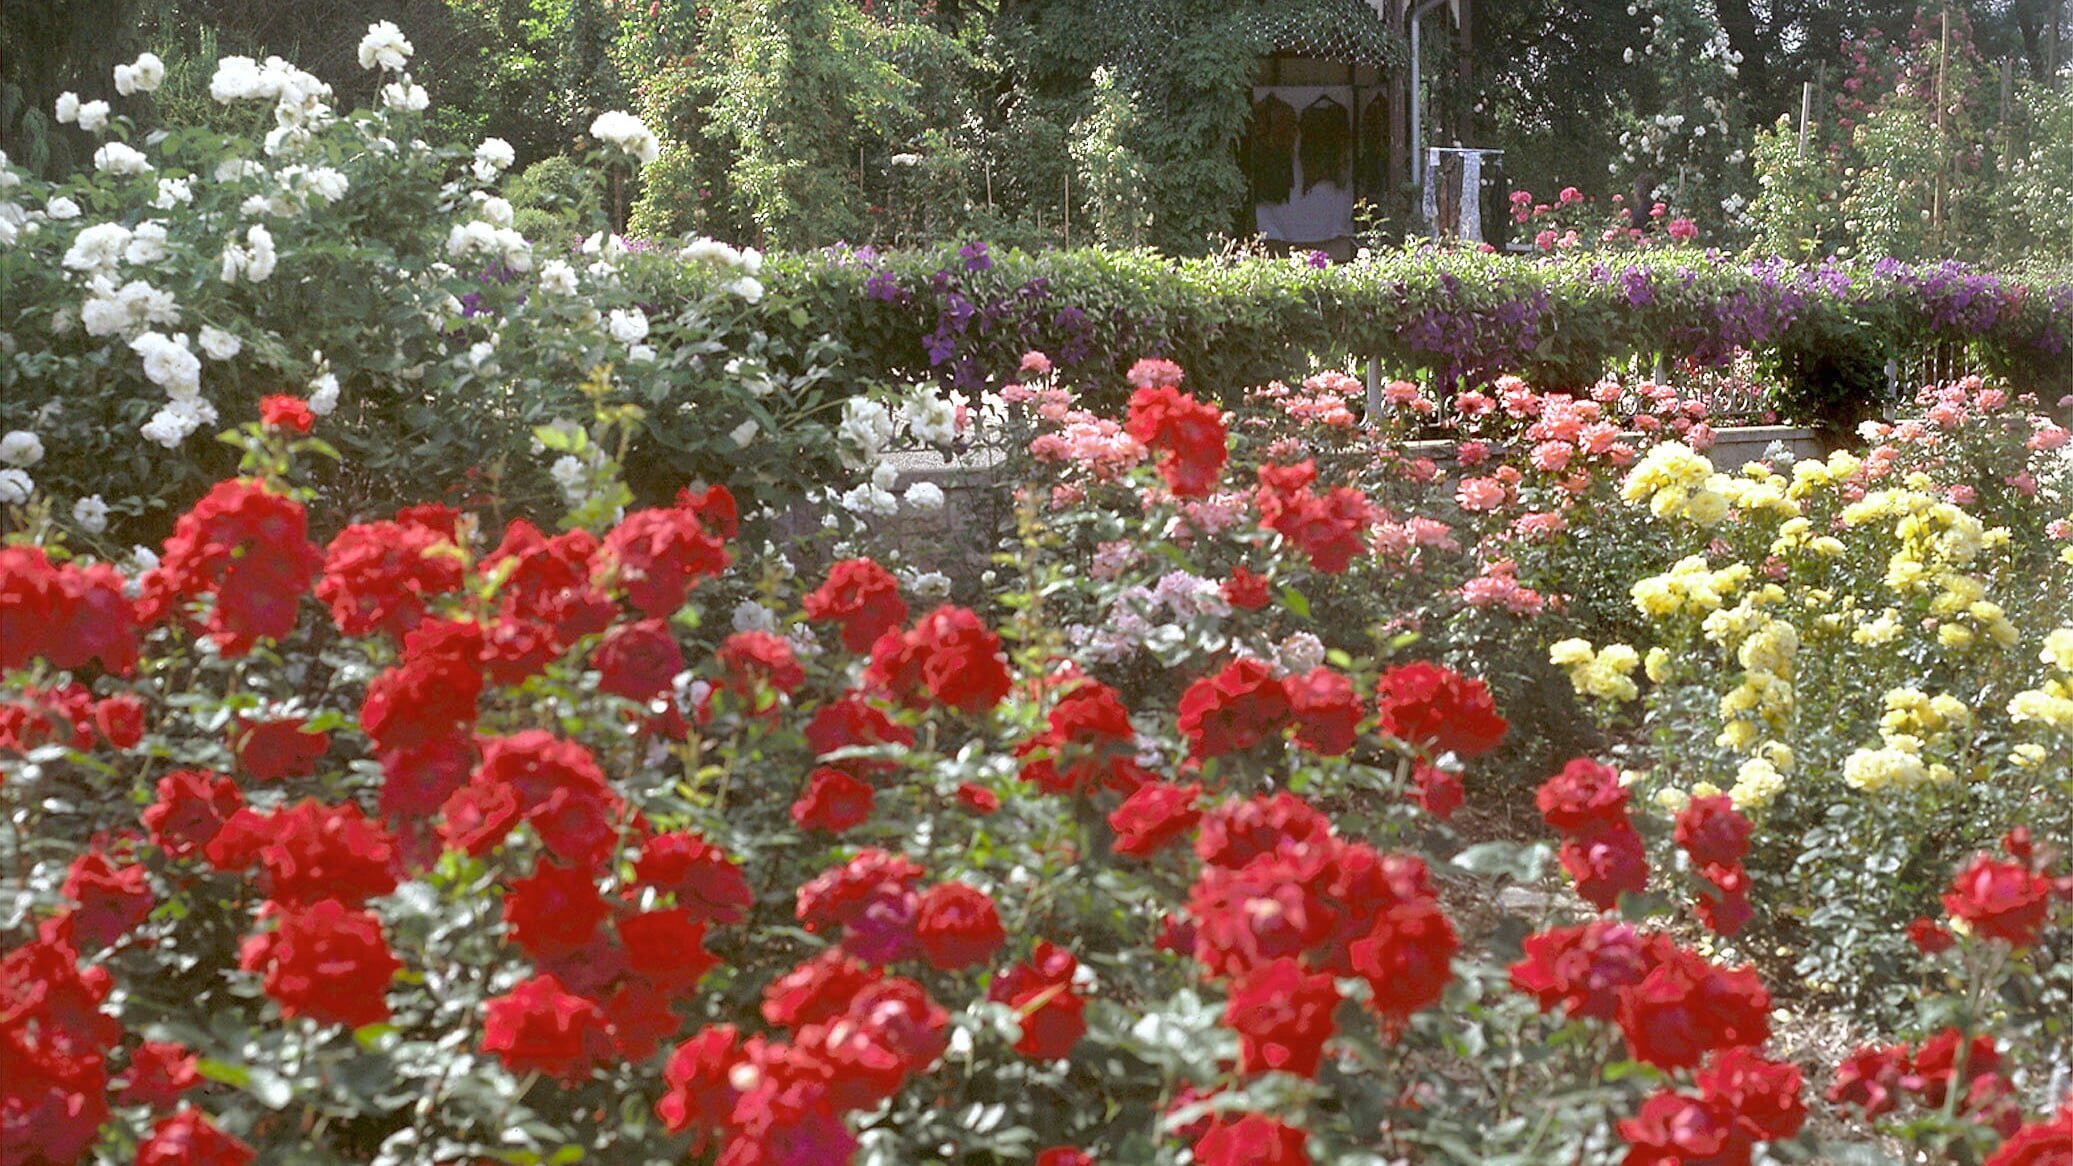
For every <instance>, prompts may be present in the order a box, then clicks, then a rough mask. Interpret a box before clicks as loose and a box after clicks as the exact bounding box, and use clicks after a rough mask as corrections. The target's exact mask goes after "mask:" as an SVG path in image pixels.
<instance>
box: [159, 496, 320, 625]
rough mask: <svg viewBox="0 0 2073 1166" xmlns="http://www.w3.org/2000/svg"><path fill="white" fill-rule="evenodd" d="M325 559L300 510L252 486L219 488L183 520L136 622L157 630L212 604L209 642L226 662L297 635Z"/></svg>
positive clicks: (299, 505)
mask: <svg viewBox="0 0 2073 1166" xmlns="http://www.w3.org/2000/svg"><path fill="white" fill-rule="evenodd" d="M323 565H324V556H323V554H322V553H321V552H320V551H318V550H317V548H316V547H315V546H313V545H311V543H310V541H309V516H308V515H307V514H305V513H304V512H303V509H302V503H300V502H297V501H295V500H294V499H293V498H285V497H282V496H281V495H279V494H276V493H274V492H273V491H272V490H270V489H268V488H267V485H266V483H264V482H260V481H255V480H252V479H249V478H238V479H234V480H231V481H227V482H218V483H217V484H216V486H215V488H214V489H212V490H210V491H209V492H208V493H207V494H206V495H204V496H203V497H202V500H201V501H199V502H197V503H195V504H194V508H193V509H191V510H189V511H188V512H187V513H185V514H183V515H181V516H180V520H179V521H178V522H177V523H176V524H174V527H173V534H172V537H170V538H168V539H166V542H165V549H164V551H163V552H162V553H161V554H160V555H159V560H158V566H157V567H154V568H152V569H151V570H150V571H147V572H145V574H144V577H143V578H142V579H141V580H140V581H139V584H138V592H139V594H138V599H137V614H138V618H139V620H140V621H141V622H143V623H145V624H147V625H149V624H156V623H158V622H159V621H161V620H163V619H165V618H167V617H168V616H169V615H171V614H173V612H174V611H175V610H176V609H177V608H178V607H179V605H180V604H182V603H184V602H186V601H189V600H193V599H199V598H203V597H209V598H213V599H214V600H215V603H214V605H213V606H212V607H211V608H210V610H209V617H208V621H207V623H206V625H205V626H206V628H207V630H208V635H209V638H210V639H211V640H213V641H214V642H215V644H216V646H217V647H218V648H219V649H220V650H221V651H222V653H223V654H224V655H226V656H242V655H244V654H245V653H247V652H249V651H251V650H252V648H253V646H254V645H256V644H257V643H258V642H259V641H260V640H262V639H280V638H282V637H283V636H286V635H287V634H288V633H290V632H292V631H294V630H295V615H296V608H297V606H298V605H299V604H300V603H301V601H302V595H303V592H304V591H306V590H308V589H309V583H310V580H311V579H312V578H313V577H315V575H316V574H317V572H318V571H319V570H320V569H321V568H322V567H323Z"/></svg>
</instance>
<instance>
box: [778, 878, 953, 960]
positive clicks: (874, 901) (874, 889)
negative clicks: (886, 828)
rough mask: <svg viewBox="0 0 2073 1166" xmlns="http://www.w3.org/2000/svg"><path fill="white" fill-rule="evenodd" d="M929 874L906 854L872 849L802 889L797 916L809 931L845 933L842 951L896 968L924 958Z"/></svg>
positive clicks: (811, 881) (810, 881) (810, 882)
mask: <svg viewBox="0 0 2073 1166" xmlns="http://www.w3.org/2000/svg"><path fill="white" fill-rule="evenodd" d="M926 873H927V872H926V871H924V870H922V868H921V867H920V866H917V865H916V864H915V863H914V862H913V861H912V860H910V859H908V858H907V857H905V856H904V855H898V854H891V853H888V852H886V851H883V850H877V849H868V850H863V851H860V852H858V854H857V856H856V857H855V858H852V859H850V860H849V861H848V862H846V863H844V864H842V865H841V866H836V867H830V868H828V869H827V870H824V871H822V872H821V873H820V874H818V875H815V876H814V877H813V878H812V879H811V880H809V881H808V882H806V883H805V884H804V885H803V886H801V887H800V888H799V893H798V898H797V908H796V910H797V915H798V918H799V922H800V923H801V924H802V925H803V926H804V927H805V928H806V930H808V931H811V932H815V933H819V932H823V931H831V930H840V931H841V932H842V946H843V948H844V949H845V950H847V951H848V952H850V954H852V955H854V956H856V957H857V958H858V959H861V960H866V961H868V962H870V963H874V964H893V963H898V962H900V961H901V960H904V959H911V958H913V957H915V956H916V955H918V954H919V937H918V936H917V935H916V934H915V921H916V917H917V916H918V915H919V914H920V911H921V895H920V894H919V893H918V892H917V891H916V890H915V886H916V884H918V883H920V882H921V879H922V876H923V875H924V874H926Z"/></svg>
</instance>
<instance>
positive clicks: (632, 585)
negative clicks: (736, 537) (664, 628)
mask: <svg viewBox="0 0 2073 1166" xmlns="http://www.w3.org/2000/svg"><path fill="white" fill-rule="evenodd" d="M733 504H734V500H733V496H732V495H730V494H728V493H727V491H726V488H725V487H722V486H715V487H713V488H712V489H711V490H709V491H707V492H706V495H705V496H704V499H703V500H700V499H694V498H692V497H690V496H688V495H687V496H685V497H684V498H681V499H679V505H677V506H673V507H670V508H667V509H650V510H636V511H634V512H633V513H632V514H629V515H627V516H626V517H625V518H624V519H622V520H621V521H620V523H619V525H618V526H615V527H613V528H612V529H611V531H610V532H609V533H608V534H606V535H605V542H604V557H605V560H606V562H607V563H609V564H610V565H611V569H612V570H613V571H614V573H615V574H616V575H617V578H618V581H619V585H620V587H622V588H623V589H624V590H625V592H626V598H627V599H628V600H630V601H631V602H632V603H633V605H634V606H635V607H637V608H639V609H640V610H641V612H642V614H644V615H648V616H652V617H654V618H656V619H668V618H669V617H670V616H671V615H674V614H675V613H676V610H677V609H678V608H680V607H682V606H684V598H685V596H687V595H689V594H690V593H691V588H692V587H693V586H694V585H696V584H697V582H698V581H699V580H700V579H703V578H706V577H707V576H711V575H717V574H719V573H720V572H721V571H723V570H725V569H726V568H727V564H728V562H730V561H731V560H730V557H729V555H728V554H727V545H726V543H725V542H724V541H723V540H724V539H725V538H727V537H731V536H728V535H726V534H724V533H721V534H717V535H716V534H715V533H714V532H713V531H711V530H709V529H708V526H707V522H708V521H709V520H710V521H712V522H713V525H715V526H721V527H723V528H725V527H731V525H732V514H733Z"/></svg>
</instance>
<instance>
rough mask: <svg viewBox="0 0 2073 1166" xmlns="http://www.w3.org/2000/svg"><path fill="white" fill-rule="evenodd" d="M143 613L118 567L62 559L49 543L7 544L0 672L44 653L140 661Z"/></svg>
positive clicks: (73, 663)
mask: <svg viewBox="0 0 2073 1166" xmlns="http://www.w3.org/2000/svg"><path fill="white" fill-rule="evenodd" d="M137 624H138V613H137V610H136V608H135V606H134V605H133V604H131V602H130V600H129V598H128V597H127V596H125V595H124V594H123V578H122V575H121V574H120V573H118V572H117V571H116V570H115V568H114V567H111V566H109V565H108V564H106V563H96V564H93V565H91V566H87V567H80V566H76V565H74V564H71V563H65V564H62V565H61V564H54V563H52V562H51V561H50V556H49V555H47V554H45V553H44V550H43V548H42V547H0V672H12V671H15V670H17V669H20V668H23V667H26V666H27V665H28V663H29V661H31V660H33V659H35V658H37V657H39V656H41V657H43V658H44V659H46V660H49V661H50V662H51V664H52V665H53V666H55V667H58V668H65V669H76V668H83V667H85V666H86V664H87V662H88V661H90V660H94V659H99V660H100V662H101V666H102V667H104V668H106V669H108V670H109V671H110V672H115V673H118V674H126V673H128V672H129V671H130V670H131V669H132V668H134V667H135V666H136V663H137Z"/></svg>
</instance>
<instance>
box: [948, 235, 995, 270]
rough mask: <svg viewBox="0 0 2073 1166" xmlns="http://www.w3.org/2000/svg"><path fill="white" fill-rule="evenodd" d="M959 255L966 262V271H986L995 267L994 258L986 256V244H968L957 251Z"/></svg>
mask: <svg viewBox="0 0 2073 1166" xmlns="http://www.w3.org/2000/svg"><path fill="white" fill-rule="evenodd" d="M957 255H958V258H960V259H963V260H964V261H965V270H966V271H984V270H986V269H987V268H989V267H992V266H993V258H992V257H991V256H989V255H987V254H986V244H984V243H980V242H971V243H967V244H965V245H964V246H962V247H959V248H958V249H957Z"/></svg>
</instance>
